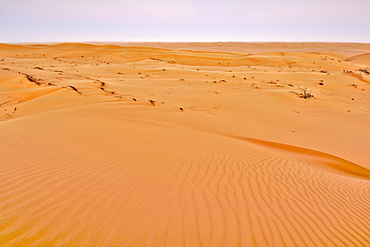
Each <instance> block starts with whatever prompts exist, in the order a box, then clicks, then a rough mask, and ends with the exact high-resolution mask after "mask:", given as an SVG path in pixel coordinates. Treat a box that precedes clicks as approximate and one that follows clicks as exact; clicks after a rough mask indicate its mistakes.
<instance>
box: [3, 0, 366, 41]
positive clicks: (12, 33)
mask: <svg viewBox="0 0 370 247" xmlns="http://www.w3.org/2000/svg"><path fill="white" fill-rule="evenodd" d="M52 41H56V42H65V41H70V42H75V41H338V42H342V41H347V42H366V43H370V0H135V1H134V0H131V1H130V0H0V42H52Z"/></svg>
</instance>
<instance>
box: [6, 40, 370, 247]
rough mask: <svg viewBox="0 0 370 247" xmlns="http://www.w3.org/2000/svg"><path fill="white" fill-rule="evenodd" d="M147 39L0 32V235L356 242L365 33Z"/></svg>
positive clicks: (21, 240) (367, 88) (224, 242)
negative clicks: (324, 38) (28, 40)
mask: <svg viewBox="0 0 370 247" xmlns="http://www.w3.org/2000/svg"><path fill="white" fill-rule="evenodd" d="M151 45H152V46H153V47H147V46H149V44H130V45H128V44H126V45H125V44H96V43H95V44H79V43H63V44H29V45H26V44H22V45H7V44H0V145H1V149H0V150H1V151H0V152H1V157H0V177H1V180H0V202H1V203H0V245H2V246H369V245H370V241H369V236H370V229H369V223H368V222H369V221H370V211H369V206H368V205H369V203H370V198H369V194H370V162H369V160H370V156H369V152H368V149H369V147H370V131H369V126H370V120H369V114H370V108H369V105H370V104H369V103H370V101H369V99H370V97H369V92H370V85H369V83H368V81H369V78H370V75H367V74H366V73H365V72H364V71H365V70H368V67H367V66H368V65H367V62H366V61H367V56H368V55H367V54H366V49H367V47H368V45H367V44H338V43H334V44H330V43H328V44H323V43H320V44H280V43H279V44H277V43H267V44H244V43H242V44H239V43H230V44H198V43H197V44H189V43H187V44H171V43H168V44H153V43H151ZM248 48H250V49H249V50H248ZM202 49H203V50H202ZM256 51H257V52H256ZM258 51H261V52H258ZM337 51H341V52H338V53H336V52H337ZM361 54H363V55H361ZM308 94H310V95H311V94H312V96H309V97H307V95H308Z"/></svg>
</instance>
